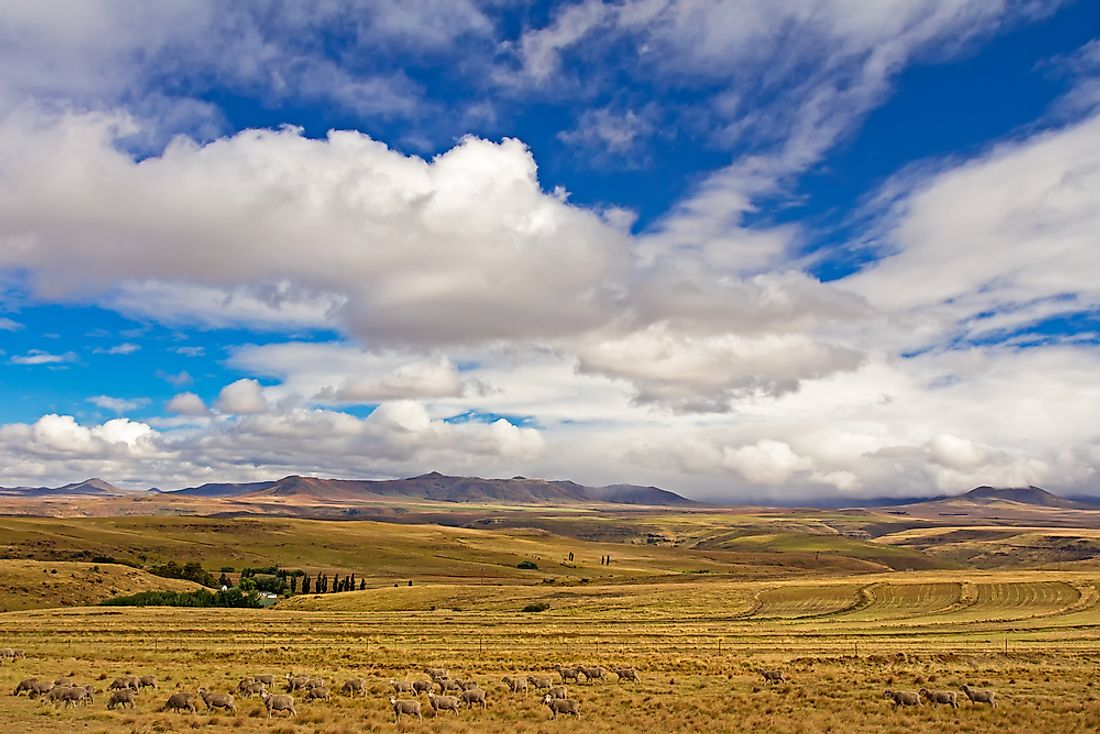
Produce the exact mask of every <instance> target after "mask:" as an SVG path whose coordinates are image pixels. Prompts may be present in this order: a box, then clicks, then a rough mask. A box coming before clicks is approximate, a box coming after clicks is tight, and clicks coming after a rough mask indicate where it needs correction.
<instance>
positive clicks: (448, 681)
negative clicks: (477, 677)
mask: <svg viewBox="0 0 1100 734" xmlns="http://www.w3.org/2000/svg"><path fill="white" fill-rule="evenodd" d="M436 682H437V683H439V692H440V693H446V692H447V691H458V692H460V693H461V692H462V691H463V690H464V689H463V688H462V684H461V683H460V682H458V681H457V680H455V679H454V678H440V679H439V680H438V681H436Z"/></svg>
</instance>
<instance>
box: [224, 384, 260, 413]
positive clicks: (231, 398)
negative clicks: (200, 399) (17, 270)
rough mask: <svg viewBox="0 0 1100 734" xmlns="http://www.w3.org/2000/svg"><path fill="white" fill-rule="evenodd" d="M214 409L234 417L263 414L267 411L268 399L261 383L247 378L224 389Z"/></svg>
mask: <svg viewBox="0 0 1100 734" xmlns="http://www.w3.org/2000/svg"><path fill="white" fill-rule="evenodd" d="M214 407H215V408H217V409H218V410H220V411H221V412H223V413H232V414H234V415H248V414H252V413H263V412H264V411H266V410H267V398H265V397H264V390H263V388H262V387H261V386H260V383H259V382H257V381H256V380H252V379H248V378H245V379H241V380H237V381H236V382H233V383H230V384H228V385H226V386H225V387H223V388H222V390H221V392H220V393H218V400H217V402H216V403H214Z"/></svg>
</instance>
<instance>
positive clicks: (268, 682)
mask: <svg viewBox="0 0 1100 734" xmlns="http://www.w3.org/2000/svg"><path fill="white" fill-rule="evenodd" d="M251 677H252V678H253V680H258V681H259V682H260V683H263V684H264V685H265V686H267V687H269V688H270V687H271V686H273V685H275V676H273V675H268V674H267V673H264V674H262V675H254V676H251Z"/></svg>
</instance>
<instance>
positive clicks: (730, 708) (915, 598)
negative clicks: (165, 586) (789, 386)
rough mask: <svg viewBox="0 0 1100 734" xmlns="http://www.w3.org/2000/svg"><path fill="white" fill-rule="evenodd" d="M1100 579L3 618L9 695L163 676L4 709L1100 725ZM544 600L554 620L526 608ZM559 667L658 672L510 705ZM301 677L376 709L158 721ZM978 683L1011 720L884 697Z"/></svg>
mask: <svg viewBox="0 0 1100 734" xmlns="http://www.w3.org/2000/svg"><path fill="white" fill-rule="evenodd" d="M1098 580H1100V579H1098V578H1097V577H1096V576H1095V575H1089V574H1087V573H1066V572H1037V571H1033V572H984V573H983V572H975V573H967V574H963V575H962V576H961V577H960V576H959V575H958V574H956V573H951V574H945V573H943V572H905V573H886V574H875V575H872V576H867V577H862V576H861V577H850V576H849V577H835V578H822V579H817V580H814V581H813V582H812V583H806V582H805V581H803V580H792V581H754V582H750V581H744V582H737V581H730V580H728V579H702V580H692V581H689V582H681V583H645V584H615V585H607V586H596V585H589V586H585V587H573V588H570V589H543V588H541V587H532V586H515V585H503V586H487V587H482V586H472V585H464V584H436V585H424V586H414V587H407V586H399V587H396V588H395V587H392V586H390V587H381V588H375V589H369V590H366V591H361V592H360V591H356V592H346V593H339V594H326V595H303V596H298V597H295V598H293V599H291V600H289V601H286V602H283V603H282V604H280V605H279V606H277V607H275V608H272V609H267V610H179V609H156V608H145V609H129V608H120V609H115V608H111V609H108V608H95V607H87V608H69V609H52V610H33V611H23V612H10V613H7V614H3V615H0V622H2V624H3V630H4V644H5V645H11V646H13V647H19V648H22V649H24V650H26V652H27V658H26V659H22V660H17V661H14V662H9V663H6V664H4V666H3V667H0V683H2V684H3V685H4V686H5V687H8V689H9V690H11V689H14V687H15V684H16V683H17V682H18V680H20V679H21V678H24V677H28V676H31V675H36V676H39V677H42V678H47V679H51V680H52V679H53V678H55V677H60V676H68V675H73V676H75V677H76V678H77V680H79V681H87V682H90V683H93V684H95V685H96V686H98V687H101V688H105V687H106V684H107V683H109V682H110V681H111V680H113V679H114V678H115V677H117V676H121V675H125V674H146V673H151V674H155V675H157V676H158V678H159V683H160V689H159V690H157V691H155V692H153V691H143V692H142V693H140V694H139V695H138V704H137V706H136V708H135V709H134V710H133V711H130V710H122V711H116V712H108V711H106V710H105V708H104V705H103V704H104V703H105V701H106V696H105V695H104V694H100V695H99V696H98V697H97V701H96V703H95V705H94V706H91V707H86V708H73V709H64V708H61V709H58V708H56V707H54V706H51V705H42V704H39V703H38V702H35V701H31V700H29V699H27V698H26V697H25V696H21V697H18V698H15V697H10V696H5V697H4V698H3V700H2V702H3V708H4V710H5V716H6V719H5V721H7V722H8V724H9V725H10V726H11V727H13V728H11V729H10V730H12V731H26V732H47V731H55V730H56V729H57V727H58V726H65V727H67V728H76V729H79V730H81V731H89V732H116V731H132V732H146V731H149V732H152V731H186V730H191V729H193V728H198V729H199V730H203V731H281V732H303V733H304V732H313V731H318V732H334V733H335V732H354V731H393V730H394V722H393V716H392V713H391V712H390V710H389V707H388V695H389V687H388V686H389V680H390V679H391V678H396V679H401V680H403V679H406V678H410V679H412V678H417V677H419V678H424V676H423V674H421V673H420V671H421V670H422V669H423V668H424V667H427V666H443V667H446V668H448V669H451V670H452V671H454V673H455V674H456V675H459V674H460V675H462V676H463V677H472V678H474V679H476V680H477V681H479V683H480V684H481V686H482V687H483V688H485V689H486V690H487V691H488V692H489V706H488V708H487V709H486V710H484V711H482V710H472V711H467V710H463V711H461V712H460V713H459V714H458V715H457V716H455V715H453V714H448V715H447V716H443V717H439V718H435V717H433V716H432V715H431V713H430V712H429V711H428V700H427V698H426V697H424V696H420V700H421V705H422V706H423V708H424V710H425V713H426V715H425V718H424V720H423V722H417V721H410V720H403V721H402V722H401V724H400V725H399V726H398V727H397V728H398V730H401V731H441V732H474V731H486V732H508V731H518V732H552V731H593V732H619V731H638V730H643V729H646V728H650V729H655V730H659V731H698V730H700V729H703V728H709V727H714V730H716V731H733V730H739V729H743V728H747V729H748V730H761V731H775V732H810V731H836V732H845V731H861V732H862V731H868V732H901V731H915V732H938V731H944V730H946V729H948V728H949V729H950V730H952V731H963V732H984V731H994V730H997V731H1007V732H1036V731H1051V732H1053V731H1058V732H1088V731H1096V730H1097V728H1098V727H1100V698H1098V696H1100V690H1097V689H1095V688H1094V681H1093V678H1094V676H1093V670H1094V669H1095V666H1096V664H1097V663H1100V608H1098V606H1097V595H1096V593H1095V591H1096V583H1097V581H1098ZM953 585H957V586H956V587H955V588H953ZM974 589H976V590H977V592H976V593H975V592H974V591H973V590H974ZM532 600H543V601H549V603H550V608H549V609H547V610H546V611H544V612H541V613H525V612H522V611H520V610H521V609H522V607H523V605H525V604H527V603H529V602H530V601H532ZM1006 640H1007V642H1008V651H1007V652H1006V651H1005V642H1006ZM899 654H902V655H899ZM559 663H564V664H573V663H582V664H588V665H601V666H604V667H608V666H611V665H625V666H631V667H634V668H635V669H636V670H637V671H638V672H639V674H640V676H641V680H640V681H639V682H637V683H629V682H627V683H623V684H619V683H616V682H604V683H594V684H592V685H586V684H581V685H576V684H572V683H571V684H570V689H571V691H572V693H571V695H572V697H573V698H575V699H577V700H578V701H580V705H581V707H582V718H581V719H580V720H579V721H576V720H572V719H570V720H558V721H551V720H550V713H549V710H548V709H547V708H545V707H544V706H541V705H540V704H539V703H538V702H537V697H536V696H535V695H534V694H528V695H527V696H522V695H518V696H512V695H511V694H510V693H507V692H506V691H505V689H504V687H503V685H502V684H501V683H500V679H501V677H502V676H504V675H508V674H516V673H521V674H524V675H527V674H536V675H542V674H549V673H550V672H551V668H552V667H553V666H554V665H557V664H559ZM762 667H763V668H776V667H778V668H781V669H783V670H784V672H785V674H786V677H787V681H786V682H784V683H780V684H776V685H770V686H769V685H765V684H764V681H763V679H762V677H761V676H760V675H759V674H758V673H757V672H756V670H757V668H762ZM291 671H293V672H295V673H307V674H310V675H320V676H323V677H325V678H326V679H328V681H330V684H331V683H336V684H339V683H341V682H342V681H343V680H345V679H347V678H352V677H362V678H364V679H365V680H366V682H367V688H368V691H367V695H366V696H365V697H363V698H349V697H346V696H340V695H336V696H335V697H334V701H331V702H326V701H318V702H309V703H307V702H303V701H301V700H300V697H299V701H298V711H299V715H298V716H297V717H296V718H295V719H291V720H287V721H282V720H280V721H278V722H277V723H274V724H273V723H272V722H269V721H268V720H267V718H266V717H265V716H264V715H263V709H262V706H261V704H260V702H259V700H257V699H252V700H247V699H244V700H242V699H241V698H240V697H238V700H237V705H238V709H239V710H238V713H237V715H236V716H231V715H228V714H224V713H217V714H210V713H209V712H205V711H203V710H202V709H203V706H202V703H201V702H200V703H199V709H200V711H199V713H196V714H177V713H167V712H158V711H157V709H158V708H159V707H160V706H161V705H162V704H163V703H164V701H165V700H166V698H167V696H168V694H169V693H171V692H172V691H174V690H177V689H181V690H183V689H186V690H191V691H195V690H196V689H197V688H198V687H199V686H206V687H207V688H209V689H211V690H219V691H226V690H230V689H232V688H234V687H235V686H236V684H237V682H238V681H239V680H240V679H241V678H242V677H244V676H246V675H248V674H254V673H260V672H263V673H273V674H276V675H278V676H282V675H283V674H285V673H286V672H291ZM610 677H611V678H614V676H610ZM555 678H556V675H555ZM967 682H969V683H970V684H971V685H975V686H981V687H989V688H993V689H994V690H996V691H997V696H998V701H999V704H1000V705H999V706H998V708H996V709H989V708H988V707H985V706H978V705H974V704H970V703H969V702H967V701H963V702H962V703H960V707H959V708H958V709H951V708H950V707H938V708H933V707H931V706H927V705H926V706H922V707H920V708H914V709H903V710H899V711H897V712H895V711H893V710H892V709H893V706H892V704H891V702H890V701H888V700H885V699H884V698H883V690H884V689H885V688H897V689H903V690H916V689H918V688H920V687H922V686H927V687H929V688H936V689H953V690H956V691H958V689H959V687H960V686H961V685H962V684H963V683H967ZM280 688H281V686H280ZM960 696H961V693H960ZM406 697H408V696H406Z"/></svg>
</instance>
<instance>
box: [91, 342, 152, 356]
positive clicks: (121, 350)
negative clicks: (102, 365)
mask: <svg viewBox="0 0 1100 734" xmlns="http://www.w3.org/2000/svg"><path fill="white" fill-rule="evenodd" d="M140 350H141V346H140V345H139V344H134V343H133V342H123V343H122V344H116V345H115V346H113V347H97V348H96V349H94V350H93V351H94V352H95V353H96V354H113V355H120V354H133V353H135V352H137V351H140Z"/></svg>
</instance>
